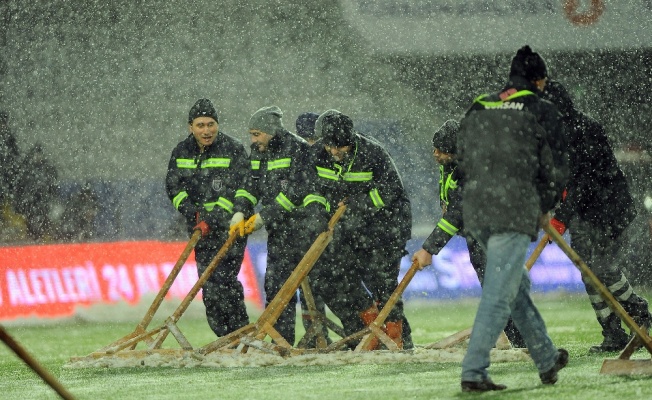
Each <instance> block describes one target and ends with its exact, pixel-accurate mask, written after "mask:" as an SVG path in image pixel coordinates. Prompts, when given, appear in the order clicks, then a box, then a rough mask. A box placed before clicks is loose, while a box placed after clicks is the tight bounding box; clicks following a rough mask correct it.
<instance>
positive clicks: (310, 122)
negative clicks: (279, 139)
mask: <svg viewBox="0 0 652 400" xmlns="http://www.w3.org/2000/svg"><path fill="white" fill-rule="evenodd" d="M317 118H319V114H317V113H314V112H305V113H303V114H301V115H299V118H297V122H296V125H297V135H299V136H301V137H302V138H304V139H315V138H317V134H316V133H315V122H317Z"/></svg>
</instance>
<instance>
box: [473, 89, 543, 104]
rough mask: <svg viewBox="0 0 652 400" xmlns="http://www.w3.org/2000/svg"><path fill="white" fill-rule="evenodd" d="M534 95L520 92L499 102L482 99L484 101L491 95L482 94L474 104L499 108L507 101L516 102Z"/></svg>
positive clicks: (524, 91)
mask: <svg viewBox="0 0 652 400" xmlns="http://www.w3.org/2000/svg"><path fill="white" fill-rule="evenodd" d="M533 94H534V93H533V92H531V91H529V90H519V91H518V92H516V93H514V94H512V95H510V96H508V97H507V98H506V99H504V100H498V101H483V100H482V99H484V98H485V97H487V96H489V95H488V94H482V95H480V96H478V97H476V98H475V100H473V102H474V103H480V104H482V105H483V106H490V107H498V106H500V105H501V104H502V103H504V102H506V101H510V100H514V99H516V98H518V97H523V96H529V95H533Z"/></svg>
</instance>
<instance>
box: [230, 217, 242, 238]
mask: <svg viewBox="0 0 652 400" xmlns="http://www.w3.org/2000/svg"><path fill="white" fill-rule="evenodd" d="M244 230H245V226H244V214H243V213H241V212H239V211H238V212H237V213H234V214H233V217H231V222H230V224H229V235H231V234H233V232H234V231H240V236H244V235H245V232H244Z"/></svg>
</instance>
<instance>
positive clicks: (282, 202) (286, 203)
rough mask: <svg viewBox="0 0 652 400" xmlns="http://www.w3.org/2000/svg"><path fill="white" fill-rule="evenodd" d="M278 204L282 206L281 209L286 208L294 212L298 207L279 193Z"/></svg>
mask: <svg viewBox="0 0 652 400" xmlns="http://www.w3.org/2000/svg"><path fill="white" fill-rule="evenodd" d="M276 202H277V203H278V204H280V205H281V207H283V208H285V209H286V210H288V211H292V210H294V209H295V208H296V207H297V206H295V205H294V204H292V202H291V201H290V199H288V198H287V197H286V196H285V195H284V194H283V192H281V193H279V194H278V196H276Z"/></svg>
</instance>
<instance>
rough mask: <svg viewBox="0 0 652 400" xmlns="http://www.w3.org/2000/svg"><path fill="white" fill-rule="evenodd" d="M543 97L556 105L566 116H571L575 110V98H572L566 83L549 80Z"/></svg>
mask: <svg viewBox="0 0 652 400" xmlns="http://www.w3.org/2000/svg"><path fill="white" fill-rule="evenodd" d="M541 97H542V98H544V99H546V100H549V101H551V102H552V104H554V105H556V106H557V109H558V110H559V112H560V113H561V115H563V116H564V117H569V116H571V115H573V113H574V112H575V106H574V105H573V99H571V97H570V94H569V93H568V90H566V88H565V87H564V85H562V84H561V83H559V81H555V80H550V81H548V83H546V88H545V89H544V90H543V95H542V96H541Z"/></svg>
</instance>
